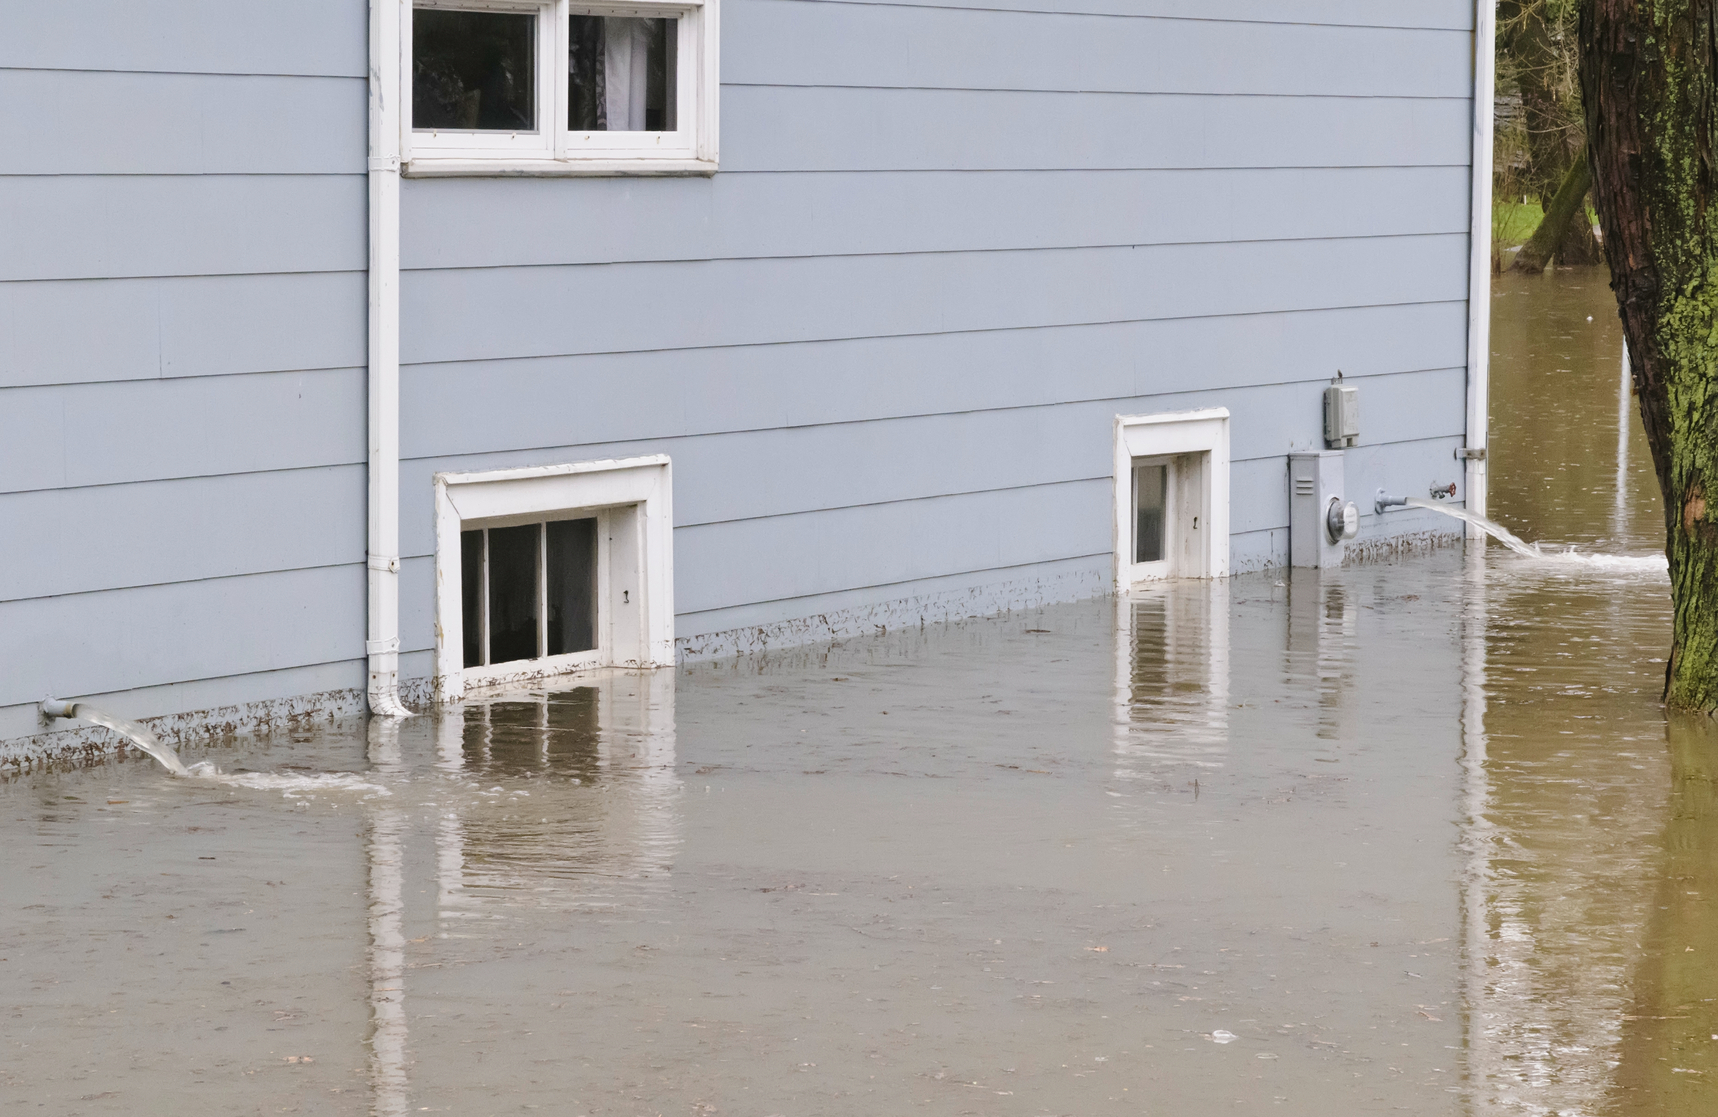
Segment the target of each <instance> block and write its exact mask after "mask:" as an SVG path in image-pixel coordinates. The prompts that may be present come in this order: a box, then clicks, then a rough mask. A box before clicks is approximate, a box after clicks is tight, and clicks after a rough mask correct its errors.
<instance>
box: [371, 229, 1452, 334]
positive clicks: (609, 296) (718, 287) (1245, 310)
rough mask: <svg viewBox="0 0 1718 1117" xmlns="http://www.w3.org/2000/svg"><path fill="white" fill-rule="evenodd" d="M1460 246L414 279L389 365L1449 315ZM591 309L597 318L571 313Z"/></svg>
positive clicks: (646, 267)
mask: <svg viewBox="0 0 1718 1117" xmlns="http://www.w3.org/2000/svg"><path fill="white" fill-rule="evenodd" d="M1467 242H1468V238H1467V236H1466V235H1465V234H1443V235H1415V236H1402V237H1389V238H1376V237H1373V238H1362V239H1344V240H1312V241H1294V242H1281V241H1264V242H1249V243H1217V244H1201V245H1141V246H1138V247H1134V246H1120V247H1113V248H1073V249H1035V250H1031V251H1015V250H997V251H995V252H964V253H916V254H898V255H886V256H851V257H844V258H830V257H809V258H793V259H765V260H710V261H688V262H673V263H657V262H650V263H628V264H611V265H607V266H603V267H594V268H593V267H566V268H552V267H537V268H482V269H463V270H441V271H425V272H416V273H413V274H411V275H409V276H408V277H405V278H404V279H403V281H402V284H401V303H402V311H401V313H402V317H403V319H404V320H405V321H408V322H410V323H412V328H411V329H410V330H406V331H404V332H403V335H402V337H401V342H400V349H401V359H402V360H404V361H408V362H427V361H450V360H452V361H469V360H479V359H486V358H496V357H537V356H548V355H560V354H575V353H612V352H625V351H630V350H639V349H682V348H693V347H701V346H713V345H758V344H770V343H776V342H787V341H811V340H827V339H834V338H856V337H886V336H894V335H902V334H941V333H953V332H967V331H977V330H998V329H1023V328H1029V327H1043V326H1063V325H1070V324H1076V323H1081V324H1098V323H1106V322H1127V321H1138V320H1140V319H1148V318H1181V317H1190V316H1215V315H1233V314H1249V313H1255V314H1256V313H1268V312H1276V311H1283V310H1323V309H1328V308H1331V307H1342V306H1366V305H1379V304H1390V303H1417V302H1441V301H1447V300H1450V299H1460V298H1464V297H1465V295H1466V288H1467V270H1466V269H1467ZM584 308H591V309H596V308H600V309H601V312H600V313H580V312H578V311H579V310H582V309H584Z"/></svg>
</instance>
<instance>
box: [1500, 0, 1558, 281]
mask: <svg viewBox="0 0 1718 1117" xmlns="http://www.w3.org/2000/svg"><path fill="white" fill-rule="evenodd" d="M1498 16H1499V17H1500V18H1501V19H1506V20H1507V21H1509V22H1510V23H1512V24H1513V25H1514V28H1515V30H1514V33H1513V34H1511V35H1510V36H1509V41H1508V43H1507V44H1506V49H1507V50H1508V51H1509V53H1510V54H1512V55H1514V56H1515V60H1516V62H1517V63H1518V64H1519V71H1518V76H1517V79H1516V84H1517V87H1518V88H1519V89H1520V91H1521V111H1522V115H1523V117H1524V118H1525V120H1526V124H1527V180H1528V184H1529V185H1531V186H1532V188H1533V192H1534V193H1536V194H1538V195H1539V208H1540V209H1542V210H1545V211H1547V212H1549V211H1550V209H1551V205H1552V194H1553V192H1554V191H1555V190H1556V189H1557V185H1558V183H1560V182H1562V181H1563V177H1564V175H1565V174H1566V172H1567V171H1568V169H1569V164H1570V162H1571V160H1570V158H1569V154H1570V153H1569V148H1568V145H1567V140H1568V137H1567V135H1566V129H1565V127H1564V122H1563V120H1562V114H1561V113H1560V112H1559V111H1558V109H1559V107H1560V106H1559V104H1558V100H1557V94H1556V93H1555V92H1554V91H1553V90H1552V88H1551V83H1550V80H1549V78H1550V74H1551V71H1552V69H1553V68H1554V67H1555V66H1556V65H1557V47H1556V44H1555V43H1554V42H1553V41H1552V38H1551V29H1550V28H1549V27H1548V26H1546V23H1545V4H1544V0H1537V2H1529V3H1525V4H1522V3H1504V4H1500V5H1499V6H1498ZM1541 266H1543V265H1541Z"/></svg>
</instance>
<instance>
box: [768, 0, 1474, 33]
mask: <svg viewBox="0 0 1718 1117" xmlns="http://www.w3.org/2000/svg"><path fill="white" fill-rule="evenodd" d="M792 2H794V3H803V4H831V5H834V4H856V5H867V6H868V5H875V6H877V7H897V6H903V5H901V3H900V0H792ZM912 6H913V7H919V8H953V9H956V10H961V11H968V10H971V9H972V8H973V4H972V2H971V0H912ZM983 10H986V11H1024V12H1055V13H1062V14H1073V15H1085V14H1093V15H1108V16H1114V17H1117V18H1121V19H1137V18H1141V17H1150V18H1154V19H1182V20H1195V21H1199V22H1221V23H1263V24H1268V25H1271V26H1277V27H1280V26H1283V25H1285V24H1286V25H1290V26H1292V25H1295V24H1305V23H1318V24H1330V25H1336V26H1344V25H1346V26H1356V27H1408V28H1426V29H1435V30H1448V29H1454V30H1463V29H1471V28H1472V27H1473V4H1472V3H1471V2H1470V0H1412V2H1387V3H1381V2H1380V0H985V3H984V8H983Z"/></svg>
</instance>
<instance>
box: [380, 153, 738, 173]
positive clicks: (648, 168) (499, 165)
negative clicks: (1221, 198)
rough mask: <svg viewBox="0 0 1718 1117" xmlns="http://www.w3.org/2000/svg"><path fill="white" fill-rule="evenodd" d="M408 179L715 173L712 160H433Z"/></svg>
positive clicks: (420, 161)
mask: <svg viewBox="0 0 1718 1117" xmlns="http://www.w3.org/2000/svg"><path fill="white" fill-rule="evenodd" d="M401 173H403V174H404V175H405V177H407V178H618V177H623V176H640V177H648V176H659V177H662V176H678V177H688V176H702V177H705V178H708V177H709V176H711V175H714V174H715V173H716V162H715V160H713V159H661V158H650V159H628V158H616V159H433V158H423V157H419V158H415V159H412V160H411V161H410V162H408V163H406V164H405V165H404V166H403V167H402V168H401Z"/></svg>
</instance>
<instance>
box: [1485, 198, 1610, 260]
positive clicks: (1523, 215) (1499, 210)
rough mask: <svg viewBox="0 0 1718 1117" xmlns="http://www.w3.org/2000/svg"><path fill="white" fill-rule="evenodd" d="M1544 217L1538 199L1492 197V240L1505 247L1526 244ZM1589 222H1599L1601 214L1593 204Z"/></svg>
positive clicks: (1594, 223)
mask: <svg viewBox="0 0 1718 1117" xmlns="http://www.w3.org/2000/svg"><path fill="white" fill-rule="evenodd" d="M1544 217H1545V212H1544V211H1543V210H1541V209H1540V208H1539V203H1538V201H1537V200H1535V201H1530V202H1511V201H1506V200H1504V199H1503V198H1498V197H1495V196H1494V197H1493V198H1492V199H1491V242H1492V243H1493V244H1495V245H1498V246H1500V247H1503V248H1514V247H1515V246H1516V245H1518V244H1526V243H1527V238H1528V237H1531V236H1532V235H1533V230H1535V229H1537V228H1539V222H1540V221H1541V220H1542V219H1543V218H1544ZM1587 223H1588V224H1590V225H1597V224H1598V223H1599V215H1598V214H1596V213H1594V212H1593V207H1592V206H1588V207H1587Z"/></svg>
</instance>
